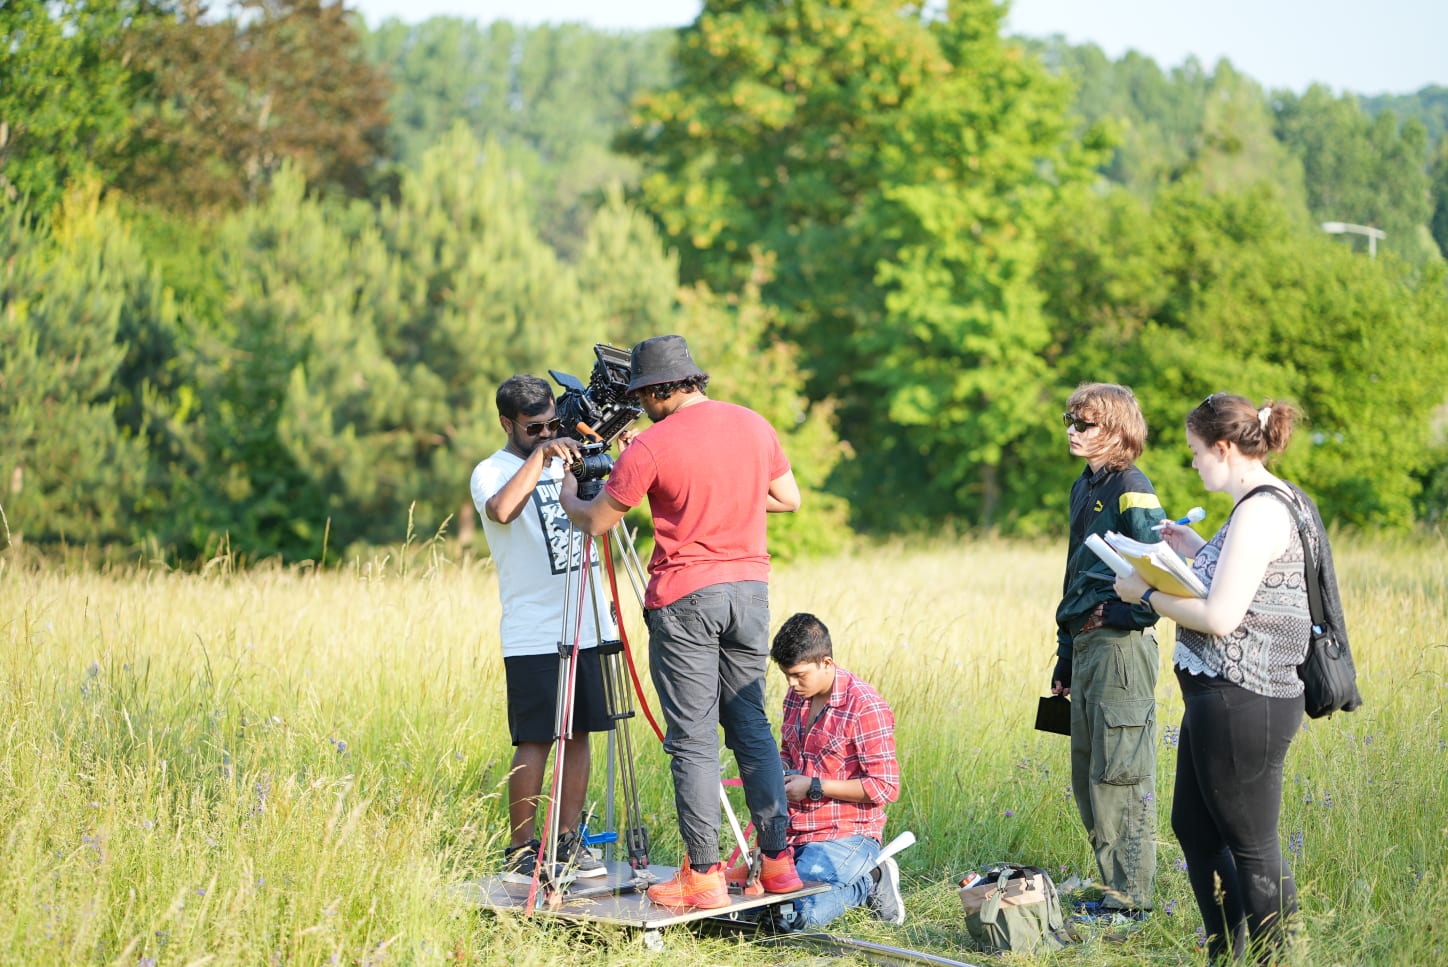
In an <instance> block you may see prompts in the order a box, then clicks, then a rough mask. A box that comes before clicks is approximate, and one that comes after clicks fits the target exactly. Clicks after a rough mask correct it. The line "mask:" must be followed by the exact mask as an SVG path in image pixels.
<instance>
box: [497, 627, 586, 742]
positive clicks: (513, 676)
mask: <svg viewBox="0 0 1448 967" xmlns="http://www.w3.org/2000/svg"><path fill="white" fill-rule="evenodd" d="M561 664H562V662H561V661H560V660H559V658H558V656H557V655H556V654H547V655H517V656H515V657H512V658H504V659H503V670H504V672H505V673H506V675H507V678H508V732H509V733H510V734H511V735H512V737H513V744H514V745H518V744H519V743H522V742H552V741H553V740H554V738H556V733H555V726H556V725H557V723H556V722H555V721H554V719H555V718H556V717H557V711H558V669H559V666H560V665H561ZM574 667H575V669H576V672H575V675H574V681H573V687H574V693H573V734H574V735H575V736H576V735H579V734H581V733H584V732H607V731H608V730H609V729H610V728H612V727H613V726H612V723H611V722H610V721H609V718H608V706H607V704H606V703H605V701H604V697H603V667H602V664H601V663H600V661H599V657H598V649H597V648H582V649H580V650H579V652H578V660H577V661H576V662H574Z"/></svg>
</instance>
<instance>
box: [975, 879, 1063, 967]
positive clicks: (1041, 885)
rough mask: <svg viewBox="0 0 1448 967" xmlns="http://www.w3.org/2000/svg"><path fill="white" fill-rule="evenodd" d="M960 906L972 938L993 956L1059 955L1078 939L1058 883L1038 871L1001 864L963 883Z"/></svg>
mask: <svg viewBox="0 0 1448 967" xmlns="http://www.w3.org/2000/svg"><path fill="white" fill-rule="evenodd" d="M960 906H961V909H963V910H964V911H965V926H966V929H967V930H969V931H970V935H971V937H973V938H974V939H975V942H976V943H977V944H979V945H980V947H981V949H982V950H987V951H991V952H992V953H1001V952H1004V951H1018V952H1021V953H1040V952H1043V951H1049V950H1060V949H1061V948H1062V947H1064V946H1066V945H1067V944H1069V943H1071V942H1073V941H1075V940H1076V939H1077V937H1076V933H1075V931H1074V930H1073V929H1072V928H1071V925H1070V924H1069V923H1068V922H1067V921H1066V918H1065V916H1064V915H1063V914H1062V911H1061V898H1060V897H1059V896H1058V895H1057V893H1056V884H1055V883H1054V882H1052V880H1051V876H1050V874H1049V873H1047V872H1046V871H1045V870H1043V869H1041V868H1040V867H1037V866H1017V865H1015V864H1012V863H1000V864H997V865H996V866H993V867H991V868H990V869H989V870H987V871H986V872H985V873H984V874H982V875H981V876H980V878H979V879H978V880H975V879H971V878H967V879H966V880H963V881H961V887H960Z"/></svg>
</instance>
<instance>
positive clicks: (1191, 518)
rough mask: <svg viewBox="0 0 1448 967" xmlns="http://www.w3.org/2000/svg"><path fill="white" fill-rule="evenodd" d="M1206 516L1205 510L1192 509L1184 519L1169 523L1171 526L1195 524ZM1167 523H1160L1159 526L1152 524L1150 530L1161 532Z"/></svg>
mask: <svg viewBox="0 0 1448 967" xmlns="http://www.w3.org/2000/svg"><path fill="white" fill-rule="evenodd" d="M1206 516H1207V512H1206V511H1205V510H1202V509H1201V508H1200V507H1193V508H1192V509H1191V510H1189V511H1187V515H1186V516H1185V517H1183V518H1181V519H1180V520H1174V521H1171V522H1170V523H1173V524H1195V523H1196V522H1197V521H1199V520H1202V519H1203V518H1205V517H1206ZM1167 523H1168V522H1167V521H1162V522H1161V523H1160V524H1154V525H1152V529H1153V530H1161V529H1162V528H1163V527H1165V526H1166V525H1167Z"/></svg>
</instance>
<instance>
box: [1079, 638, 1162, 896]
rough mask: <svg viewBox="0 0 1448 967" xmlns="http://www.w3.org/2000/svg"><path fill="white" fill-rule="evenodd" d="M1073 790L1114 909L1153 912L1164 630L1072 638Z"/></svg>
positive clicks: (1103, 883)
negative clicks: (1159, 636) (1159, 634)
mask: <svg viewBox="0 0 1448 967" xmlns="http://www.w3.org/2000/svg"><path fill="white" fill-rule="evenodd" d="M1072 652H1073V654H1072V659H1071V791H1072V794H1073V796H1074V797H1075V799H1076V808H1077V809H1078V810H1079V811H1080V813H1081V822H1082V823H1083V824H1084V825H1085V826H1086V833H1087V836H1088V837H1089V838H1090V840H1091V848H1092V849H1093V850H1094V851H1095V853H1096V865H1097V867H1098V868H1099V869H1100V871H1101V885H1102V889H1103V891H1104V893H1105V896H1104V898H1103V902H1102V905H1103V906H1104V907H1106V908H1108V909H1109V908H1114V907H1121V908H1135V909H1138V910H1150V909H1151V907H1152V899H1151V897H1152V885H1153V883H1154V881H1155V878H1156V672H1157V663H1158V658H1157V650H1156V633H1155V632H1154V631H1151V630H1146V631H1124V630H1122V629H1120V628H1105V627H1103V628H1096V629H1093V630H1091V631H1085V632H1082V633H1081V634H1078V635H1077V636H1076V637H1075V639H1073V641H1072Z"/></svg>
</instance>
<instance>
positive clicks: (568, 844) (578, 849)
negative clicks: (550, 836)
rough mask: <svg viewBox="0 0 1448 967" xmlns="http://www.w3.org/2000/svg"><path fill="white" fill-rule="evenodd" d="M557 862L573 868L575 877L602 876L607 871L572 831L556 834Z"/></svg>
mask: <svg viewBox="0 0 1448 967" xmlns="http://www.w3.org/2000/svg"><path fill="white" fill-rule="evenodd" d="M558 862H559V863H561V864H563V865H565V866H571V867H572V868H573V874H574V875H575V876H589V877H591V876H603V875H605V874H606V873H608V869H607V868H606V867H605V866H604V865H603V864H602V863H600V862H599V861H598V857H596V856H594V855H593V851H592V850H590V849H589V848H588V845H587V844H586V843H584V842H583V840H582V839H580V838H579V836H578V834H577V833H576V832H574V831H573V830H571V829H569V830H565V831H564V832H562V833H559V834H558Z"/></svg>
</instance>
